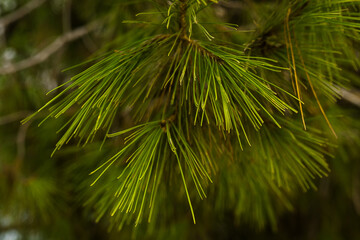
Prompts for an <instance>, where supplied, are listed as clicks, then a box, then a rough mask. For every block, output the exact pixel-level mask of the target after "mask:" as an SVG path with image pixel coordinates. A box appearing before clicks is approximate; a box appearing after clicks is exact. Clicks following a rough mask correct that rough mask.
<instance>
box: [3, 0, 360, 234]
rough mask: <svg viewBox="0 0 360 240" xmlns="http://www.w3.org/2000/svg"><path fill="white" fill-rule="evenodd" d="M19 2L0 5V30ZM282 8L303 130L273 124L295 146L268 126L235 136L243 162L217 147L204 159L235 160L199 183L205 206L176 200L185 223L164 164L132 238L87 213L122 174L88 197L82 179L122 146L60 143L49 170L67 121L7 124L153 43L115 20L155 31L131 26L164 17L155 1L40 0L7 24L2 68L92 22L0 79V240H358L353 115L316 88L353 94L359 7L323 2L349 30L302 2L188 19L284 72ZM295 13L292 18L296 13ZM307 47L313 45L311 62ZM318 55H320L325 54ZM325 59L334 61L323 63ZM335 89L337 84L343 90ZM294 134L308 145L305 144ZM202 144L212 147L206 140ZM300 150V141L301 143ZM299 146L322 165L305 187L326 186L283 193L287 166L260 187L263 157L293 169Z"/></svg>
mask: <svg viewBox="0 0 360 240" xmlns="http://www.w3.org/2000/svg"><path fill="white" fill-rule="evenodd" d="M28 2H29V1H26V0H17V1H16V0H3V1H1V2H0V19H1V17H2V16H5V15H7V14H10V13H12V12H14V11H16V9H18V8H20V7H21V6H23V5H24V4H26V3H28ZM289 2H297V3H298V4H297V5H296V4H295V6H297V7H298V11H299V14H294V17H293V18H289V19H288V21H289V23H290V25H291V23H292V22H293V23H294V25H291V26H293V27H292V29H291V30H290V32H294V33H295V34H296V36H294V37H293V38H292V39H293V40H295V39H296V40H297V41H298V44H299V46H300V49H302V50H304V51H303V54H298V53H297V50H295V51H294V54H295V60H296V61H297V62H300V66H299V69H300V70H299V79H300V81H301V84H302V86H303V88H304V89H307V90H306V91H303V97H302V99H303V101H304V102H305V106H307V108H306V109H305V120H306V123H307V124H308V128H309V130H308V131H307V132H304V131H303V130H302V129H301V128H302V126H301V116H300V114H297V115H296V116H295V117H292V118H291V119H292V121H293V122H291V126H290V124H288V125H286V124H284V128H285V129H286V127H288V128H291V130H292V131H293V130H294V129H295V133H296V134H295V135H296V137H298V136H299V137H300V139H301V140H300V141H295V140H294V139H293V138H292V136H291V135H290V134H288V135H283V133H282V132H280V130H279V129H278V128H276V127H274V126H273V125H272V124H268V125H266V127H264V128H262V129H261V130H260V131H255V130H253V129H247V132H248V135H249V137H250V138H251V139H252V141H251V144H252V147H249V146H246V147H244V150H240V148H235V149H234V150H233V152H232V153H229V152H230V151H228V149H230V148H229V144H227V143H225V144H224V145H219V146H218V149H222V151H223V154H222V155H220V156H218V159H220V160H222V159H232V155H231V154H234V155H235V156H246V158H245V157H244V160H243V161H241V162H240V163H239V162H238V163H237V164H233V165H230V167H229V162H227V161H218V162H217V164H216V165H217V166H216V168H217V169H220V170H219V171H218V172H217V174H215V175H214V178H213V179H212V180H213V182H214V184H209V186H208V189H207V195H208V198H207V199H205V200H200V198H196V197H194V196H196V194H197V193H196V191H195V190H194V191H192V192H190V195H191V197H192V204H193V209H194V211H195V214H196V222H197V223H196V224H195V225H194V224H193V222H192V219H191V214H190V212H189V210H188V209H189V206H188V202H187V201H186V199H185V198H184V197H183V196H184V195H185V193H184V189H183V188H182V187H179V185H176V184H174V181H172V179H174V178H175V177H174V176H173V175H171V174H170V173H171V169H174V168H175V165H174V164H172V165H171V164H169V165H166V168H165V171H164V174H168V176H167V177H168V179H170V180H169V181H168V182H167V183H166V184H165V186H163V185H161V186H160V188H161V189H160V190H159V196H157V200H158V201H157V202H156V207H155V210H154V211H155V214H156V215H157V217H156V218H155V219H154V220H153V221H152V223H151V224H148V223H147V221H145V220H147V219H145V220H144V221H143V222H142V223H141V224H139V225H138V226H137V227H136V231H134V230H133V227H132V226H131V225H126V227H123V228H122V230H121V231H117V227H118V224H117V222H116V221H115V223H114V217H111V216H110V215H109V214H108V213H107V212H101V211H102V209H104V208H105V207H104V206H103V202H106V201H108V202H112V201H114V200H113V198H112V196H113V192H114V191H115V190H116V189H115V188H117V184H119V183H117V182H116V181H115V180H114V179H116V177H117V176H119V173H120V172H121V171H120V170H121V169H123V165H121V164H117V165H116V167H114V168H110V169H109V170H108V171H107V172H106V174H104V176H102V178H100V180H99V182H98V183H97V184H96V185H94V187H90V184H91V183H92V182H93V181H94V180H95V178H96V177H97V176H95V175H94V176H89V173H90V172H92V171H93V170H94V169H96V168H97V167H98V166H99V165H101V164H102V163H103V162H104V160H106V159H109V158H110V157H111V156H113V155H114V154H116V153H117V152H118V151H119V148H120V147H119V146H122V145H123V140H122V139H117V138H116V139H114V140H113V141H107V142H106V143H105V144H104V145H103V147H102V149H101V150H100V145H101V144H102V139H103V138H102V136H97V137H96V138H95V140H94V142H92V143H90V144H88V145H87V146H85V147H83V148H79V146H77V142H76V141H75V140H70V142H69V144H67V145H65V146H64V147H63V148H62V149H61V150H60V151H57V152H56V153H55V154H54V156H53V157H52V158H50V155H51V153H52V152H53V150H54V147H55V145H56V143H57V141H58V139H59V138H60V137H59V134H56V132H57V131H58V130H59V129H60V128H61V127H62V126H63V125H64V124H65V123H66V122H67V121H69V119H70V118H71V117H72V116H73V115H74V113H75V111H76V110H74V109H73V110H70V111H69V112H67V113H66V114H64V115H63V116H61V117H59V118H57V119H51V120H49V121H47V122H46V123H44V124H43V125H41V127H40V128H38V127H37V125H38V124H39V123H40V122H41V120H42V119H43V118H45V117H46V115H47V113H46V112H44V113H43V112H41V113H40V114H38V115H37V116H36V117H35V118H33V119H32V120H31V121H30V122H28V123H26V124H25V125H21V124H20V120H22V119H24V118H25V117H26V116H28V115H29V114H30V113H32V112H34V111H37V110H38V109H39V108H40V107H41V106H43V105H44V104H45V103H46V102H47V101H48V100H50V98H51V96H54V94H56V93H59V92H60V90H55V92H54V93H52V94H50V95H45V94H46V92H48V91H49V90H51V89H53V88H54V87H57V86H59V85H61V84H63V83H64V82H66V81H68V80H69V78H70V77H72V76H74V75H75V74H77V73H78V72H79V68H80V69H85V68H86V67H88V66H90V63H86V64H85V65H83V66H80V67H79V68H75V69H70V70H69V71H65V72H62V70H63V69H65V68H68V67H71V66H74V65H77V64H79V63H81V62H84V61H85V60H88V59H92V58H94V57H97V56H101V55H102V54H103V53H105V52H108V51H113V50H114V49H121V48H123V46H125V45H127V44H133V43H135V42H136V41H138V40H140V39H143V38H146V37H149V36H153V35H156V34H159V33H163V31H164V29H165V26H164V25H147V24H144V23H138V24H130V23H123V21H124V20H130V21H139V19H141V21H144V22H145V21H154V22H160V23H161V20H162V17H161V16H158V15H140V16H136V14H137V13H139V12H145V11H150V10H151V11H154V9H155V10H159V9H160V10H161V9H163V8H164V7H168V5H167V3H166V2H165V1H161V0H158V1H135V0H134V1H126V0H121V1H119V0H108V1H95V0H82V1H71V0H48V1H45V3H44V4H42V5H41V6H39V7H38V8H36V9H35V10H34V11H33V12H31V13H29V14H28V15H26V16H24V17H23V18H21V19H20V20H18V21H15V22H13V23H11V24H9V25H8V26H6V27H3V28H0V65H1V66H3V67H4V66H5V67H6V66H7V64H9V63H10V62H19V61H21V60H23V59H27V58H29V57H31V56H33V55H34V54H35V53H37V52H39V51H40V50H41V49H44V48H45V47H46V46H47V45H48V44H50V43H51V42H52V41H54V40H55V39H56V38H57V37H58V36H61V35H63V34H65V33H66V32H69V31H71V30H73V29H76V28H78V27H81V26H84V25H86V24H88V23H90V22H93V21H100V22H101V24H100V27H98V28H97V29H96V30H95V31H92V32H90V33H89V34H87V35H85V36H83V37H82V38H79V39H77V40H75V41H72V42H69V43H68V44H67V45H65V46H64V47H62V48H61V49H60V50H59V51H57V52H55V53H54V54H53V55H51V56H50V57H49V58H48V59H47V60H46V61H43V62H41V64H38V65H35V66H33V67H31V68H27V69H25V70H23V71H18V72H16V73H14V74H9V75H0V239H119V238H122V239H129V238H131V237H134V238H138V239H195V238H197V239H334V240H335V239H339V240H340V239H357V238H359V237H360V229H359V228H358V226H360V216H359V215H360V166H359V148H358V146H359V145H360V134H359V131H360V121H359V117H360V116H359V106H356V105H355V104H353V103H351V102H349V101H347V100H346V99H345V100H338V99H337V96H336V94H335V95H334V93H333V90H332V89H328V88H327V86H326V84H324V82H326V81H327V80H328V79H331V82H332V83H334V84H339V85H344V87H348V88H349V89H350V91H354V92H356V91H358V88H359V83H360V81H359V79H360V78H359V70H358V69H359V59H360V58H359V37H358V35H357V34H358V31H353V28H352V27H351V26H352V24H358V25H359V24H360V20H359V14H358V13H359V8H360V6H359V5H360V3H359V1H346V0H344V1H340V0H339V1H338V0H337V2H342V3H341V4H346V5H347V9H348V10H349V12H350V13H351V14H353V15H351V14H350V15H348V16H351V17H353V18H350V20H349V19H348V20H349V21H346V22H339V20H341V21H343V20H344V19H340V18H339V19H334V18H332V17H333V16H331V14H334V15H336V11H335V10H334V9H333V11H334V13H330V16H329V15H322V16H321V17H320V18H319V16H318V15H316V12H315V13H314V12H313V11H315V10H313V9H311V8H306V4H308V1H305V0H301V1H286V0H284V1H275V0H274V1H260V0H258V1H255V0H254V1H250V0H247V1H220V3H219V4H210V5H211V7H209V8H206V9H204V11H203V12H202V13H201V14H199V16H198V17H199V21H202V22H204V23H207V24H203V26H205V27H206V28H207V29H208V30H209V34H210V35H211V36H214V37H215V39H217V40H219V41H220V40H221V41H227V42H233V43H236V44H239V45H240V44H243V43H248V44H247V45H246V46H243V45H241V48H242V49H245V51H244V52H249V51H250V52H251V54H253V55H254V56H259V57H267V58H270V59H275V60H277V61H278V62H279V65H280V66H285V67H286V66H288V65H292V62H291V61H290V63H289V58H288V56H287V50H286V45H287V44H288V41H289V40H288V39H287V40H286V37H285V38H284V36H283V35H284V19H286V18H287V14H288V5H289ZM314 2H319V3H325V2H329V3H330V2H331V1H327V0H324V2H321V1H314ZM320 5H321V4H320ZM303 8H305V10H304V11H305V12H301V11H303ZM160 10H159V11H160ZM307 10H309V11H308V12H307ZM295 12H296V11H295ZM165 15H166V14H165ZM299 19H300V20H299ZM217 22H229V23H234V24H237V25H238V26H239V28H238V31H236V32H235V31H233V30H232V29H231V28H228V26H227V25H222V24H213V23H217ZM333 22H335V23H334V24H335V25H331V26H335V27H329V26H328V25H329V24H330V23H333ZM339 24H342V25H343V26H345V28H349V29H350V30H349V31H348V32H346V34H345V32H341V31H338V28H337V26H338V25H339ZM195 28H196V27H195V26H194V29H195ZM309 29H312V31H316V32H317V33H318V34H317V35H316V36H313V37H312V38H311V37H310V39H311V41H310V40H309V39H308V35H307V33H308V32H307V31H308V30H309ZM329 29H330V30H329ZM169 31H171V29H170V30H169ZM285 33H286V30H285ZM192 37H193V38H197V39H203V40H204V39H205V40H206V39H207V37H206V36H205V35H204V34H203V32H202V31H201V29H197V30H194V35H193V36H192ZM205 40H204V41H205ZM310 43H311V44H310ZM315 45H318V47H317V48H316V49H315V50H316V51H313V50H314V49H312V47H314V46H315ZM329 48H331V51H328V52H327V50H328V49H329ZM335 51H340V52H342V53H343V54H342V55H337V54H336V53H335ZM317 56H321V57H324V59H319V58H317ZM301 58H303V60H304V61H305V62H306V63H309V65H307V67H308V69H304V67H303V66H301ZM334 59H335V60H334ZM350 60H351V61H350ZM334 61H335V62H336V63H337V64H338V66H340V67H341V68H342V70H341V71H340V70H338V69H337V67H336V66H334V65H332V64H331V63H332V62H334ZM329 63H330V64H329ZM327 65H328V66H327ZM0 69H1V67H0ZM260 72H261V73H260V74H261V75H262V76H266V78H267V79H274V81H276V82H277V83H279V84H280V86H281V87H283V88H284V89H286V90H287V91H289V92H292V91H293V90H292V88H291V85H289V84H287V83H286V82H282V79H283V75H284V73H283V72H282V73H277V72H271V71H267V70H261V71H260ZM306 72H309V73H310V75H311V78H314V79H320V80H319V81H316V80H314V82H315V83H314V87H315V88H317V89H321V90H322V91H321V92H322V94H321V95H319V99H320V102H321V103H323V107H324V109H325V110H326V114H327V117H328V119H329V121H330V122H331V125H332V127H333V128H334V130H335V132H336V134H337V136H338V138H337V139H335V138H334V137H333V135H332V133H331V131H330V130H329V128H328V126H327V123H326V121H325V120H324V118H323V116H322V115H321V112H320V110H319V108H318V105H317V103H316V101H315V100H314V97H313V93H312V92H311V90H310V85H309V83H308V78H307V76H306ZM319 76H320V77H319ZM343 77H344V78H346V79H348V80H350V81H349V82H347V81H344V79H343ZM277 94H279V95H280V96H281V97H282V99H287V100H288V102H290V103H291V104H292V106H293V107H296V106H298V104H299V103H298V101H297V100H296V99H292V98H291V97H289V96H288V95H287V94H283V93H282V92H281V91H278V92H277ZM335 102H336V103H335ZM266 106H267V105H266ZM267 107H268V106H267ZM116 117H117V118H116V119H117V120H116V121H115V127H114V129H126V128H128V127H131V126H133V124H132V122H131V119H129V116H128V115H127V114H123V113H121V114H120V113H119V114H118V115H116ZM279 121H281V119H279ZM282 130H283V129H282ZM192 131H197V130H196V129H192ZM293 133H294V132H293ZM308 134H314V135H311V137H307V136H308ZM219 135H220V134H219ZM264 135H266V136H267V137H266V138H265V137H264ZM302 136H303V138H301V137H302ZM314 136H316V137H314ZM214 139H220V137H219V136H218V135H216V136H215V137H214ZM308 139H311V140H312V141H311V142H307V140H308ZM233 140H234V139H231V141H233ZM235 140H236V139H235ZM229 141H230V140H229ZM301 143H303V144H301ZM204 145H205V146H207V145H208V143H207V142H206V143H205V144H204ZM287 145H291V146H293V148H292V149H295V150H294V151H295V152H289V151H287V150H288V149H287V148H286V147H284V146H287ZM307 146H310V148H311V149H315V150H314V151H309V152H310V153H311V154H310V157H311V158H313V159H316V160H317V161H318V162H320V163H321V164H320V165H322V164H323V163H322V161H323V160H324V159H326V162H327V163H328V165H329V169H330V172H329V173H327V172H326V169H327V166H325V165H326V164H323V165H322V166H323V168H322V170H321V171H320V170H314V171H312V173H313V174H314V175H315V174H317V173H318V171H319V172H321V173H320V174H319V175H321V176H323V175H326V174H328V175H329V176H328V177H325V178H320V179H318V178H316V179H315V180H314V181H313V183H310V182H311V181H310V179H311V178H312V176H311V174H310V175H307V174H308V173H307V172H305V173H303V174H304V177H303V178H300V181H299V182H297V183H293V182H296V181H297V180H298V179H299V178H296V177H294V176H293V175H292V174H291V173H292V172H294V171H295V172H298V173H299V172H301V171H302V170H301V168H299V165H296V164H294V163H293V162H291V161H285V162H281V161H277V162H275V169H277V170H274V171H275V172H277V171H278V172H279V173H280V174H278V176H277V177H274V178H273V177H271V175H270V174H269V169H271V168H274V165H271V164H270V163H269V160H270V158H267V156H277V158H275V159H277V160H283V159H287V158H289V155H291V156H292V158H291V159H298V161H300V162H306V161H303V159H307V158H308V157H309V156H308V155H306V151H305V153H304V152H303V151H302V149H305V148H306V149H308V148H307ZM199 148H200V147H199ZM213 149H214V150H213V151H214V153H210V154H212V155H213V156H216V154H217V153H216V149H217V148H213ZM320 149H321V150H320ZM324 149H325V150H324ZM321 151H325V152H324V154H322V155H321V156H319V155H318V152H321ZM304 154H305V155H306V156H304ZM254 162H255V163H256V164H254ZM311 167H313V166H311ZM324 169H325V170H324ZM323 171H324V172H323ZM176 174H178V175H179V174H180V173H179V172H176ZM300 175H301V174H300ZM176 183H178V182H176ZM311 184H313V185H314V188H317V190H314V189H310V190H308V191H307V192H304V191H303V190H304V189H307V185H311ZM279 185H280V186H281V187H279ZM240 186H241V187H240ZM302 186H303V187H302ZM288 189H291V191H288ZM109 193H111V194H109ZM104 198H108V200H106V199H105V200H104ZM107 210H108V209H107V208H106V211H107ZM99 211H100V212H99ZM99 214H100V215H101V214H103V218H101V219H100V218H99ZM117 218H119V219H125V221H130V222H131V219H130V218H129V219H130V220H128V219H127V218H126V217H124V215H118V216H117ZM119 219H118V220H119Z"/></svg>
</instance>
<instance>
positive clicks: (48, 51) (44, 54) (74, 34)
mask: <svg viewBox="0 0 360 240" xmlns="http://www.w3.org/2000/svg"><path fill="white" fill-rule="evenodd" d="M97 26H99V22H97V21H95V22H92V23H90V24H88V25H85V26H82V27H79V28H76V29H75V30H73V31H70V32H67V33H65V34H64V35H62V36H60V37H58V38H56V39H55V41H53V42H52V43H51V44H49V45H48V46H47V47H45V48H44V49H42V50H41V51H40V52H38V53H37V54H35V55H34V56H32V57H30V58H27V59H25V60H22V61H19V62H18V63H15V64H9V65H5V66H4V67H2V68H0V75H1V74H3V75H5V74H12V73H15V72H17V71H21V70H23V69H26V68H29V67H33V66H35V65H37V64H39V63H42V62H44V61H45V60H46V59H48V58H49V57H50V56H51V55H52V54H54V53H55V52H56V51H58V50H59V49H60V48H62V47H63V46H64V45H65V44H66V43H68V42H71V41H74V40H76V39H78V38H81V37H83V36H84V35H86V34H88V33H89V32H91V31H94V30H95V29H96V27H97Z"/></svg>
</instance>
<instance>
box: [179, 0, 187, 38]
mask: <svg viewBox="0 0 360 240" xmlns="http://www.w3.org/2000/svg"><path fill="white" fill-rule="evenodd" d="M186 10H187V0H180V18H179V25H180V36H181V37H182V38H188V36H187V34H186V28H187V23H186Z"/></svg>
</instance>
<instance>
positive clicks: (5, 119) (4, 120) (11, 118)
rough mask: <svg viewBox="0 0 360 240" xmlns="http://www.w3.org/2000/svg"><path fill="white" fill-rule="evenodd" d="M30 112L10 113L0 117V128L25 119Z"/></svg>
mask: <svg viewBox="0 0 360 240" xmlns="http://www.w3.org/2000/svg"><path fill="white" fill-rule="evenodd" d="M29 113H30V112H29V111H20V112H15V113H10V114H9V115H6V116H2V117H0V126H1V125H5V124H8V123H11V122H15V121H19V120H21V119H23V118H25V117H26V116H27V115H28V114H29Z"/></svg>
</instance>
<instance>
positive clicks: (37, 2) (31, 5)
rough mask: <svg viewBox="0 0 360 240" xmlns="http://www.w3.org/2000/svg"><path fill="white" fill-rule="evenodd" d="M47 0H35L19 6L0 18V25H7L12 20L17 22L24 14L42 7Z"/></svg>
mask: <svg viewBox="0 0 360 240" xmlns="http://www.w3.org/2000/svg"><path fill="white" fill-rule="evenodd" d="M46 1H47V0H33V1H30V2H28V3H27V4H25V5H24V6H22V7H21V8H19V9H18V10H16V11H14V12H11V13H9V14H8V15H5V16H4V17H2V18H0V27H6V26H7V25H9V24H10V23H12V22H15V21H17V20H19V19H21V18H23V17H24V16H26V15H28V14H29V13H31V12H32V11H33V10H35V9H37V8H38V7H40V6H41V5H42V4H44V3H45V2H46Z"/></svg>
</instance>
